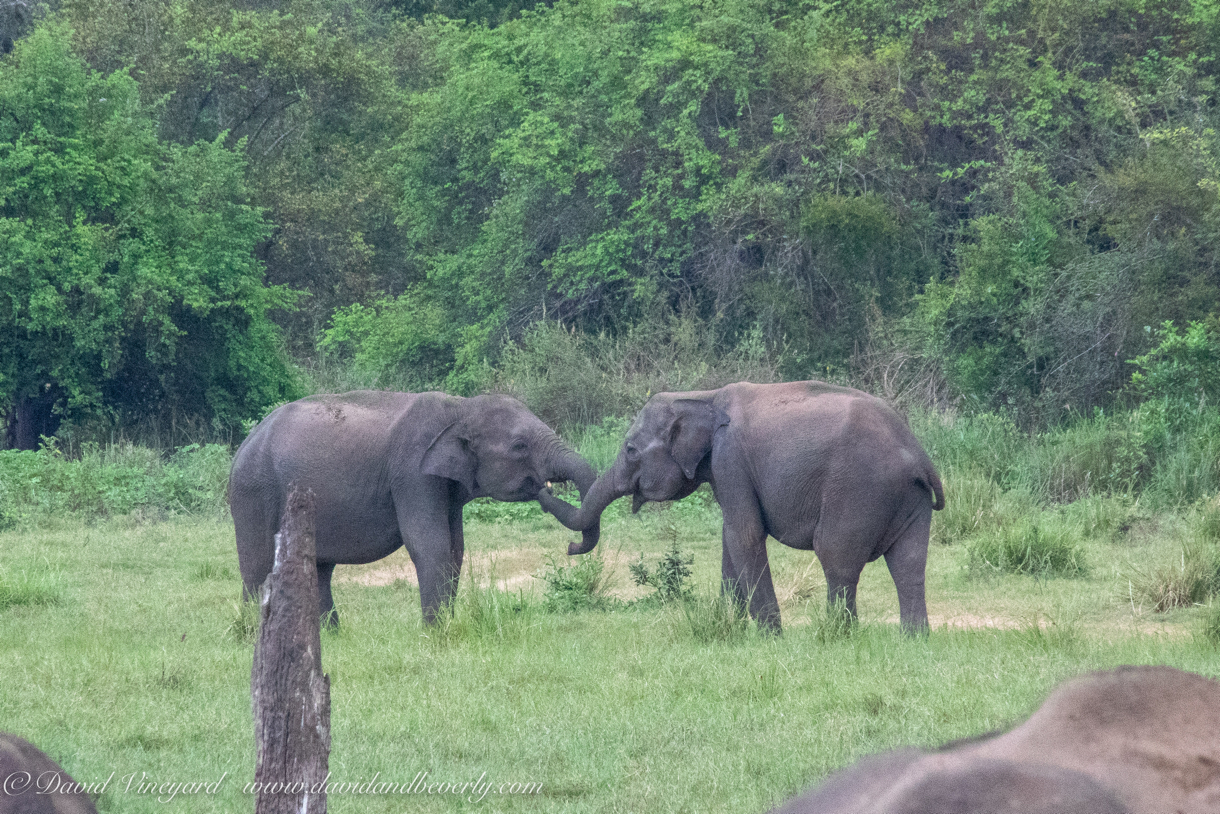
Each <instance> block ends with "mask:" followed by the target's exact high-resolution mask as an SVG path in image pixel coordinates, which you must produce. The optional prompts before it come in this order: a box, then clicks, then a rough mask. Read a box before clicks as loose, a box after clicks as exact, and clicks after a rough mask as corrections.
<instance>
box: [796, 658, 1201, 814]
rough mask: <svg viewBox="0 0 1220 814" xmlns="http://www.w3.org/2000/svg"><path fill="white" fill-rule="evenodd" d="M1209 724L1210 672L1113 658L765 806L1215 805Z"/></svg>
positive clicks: (835, 809)
mask: <svg viewBox="0 0 1220 814" xmlns="http://www.w3.org/2000/svg"><path fill="white" fill-rule="evenodd" d="M1217 732H1220V682H1218V681H1215V680H1213V679H1210V678H1205V677H1203V676H1200V675H1196V674H1194V673H1188V672H1184V671H1182V670H1177V669H1174V668H1172V667H1161V666H1141V667H1119V668H1117V669H1114V670H1104V671H1098V672H1094V673H1088V674H1086V675H1083V676H1080V677H1078V678H1074V679H1072V680H1070V681H1067V682H1065V683H1064V684H1062V685H1061V686H1060V687H1058V688H1057V689H1056V690H1055V691H1054V692H1052V693H1051V695H1050V696H1049V697H1048V698H1047V699H1046V701H1045V702H1044V703H1043V704H1042V706H1041V707H1039V708H1038V710H1037V711H1036V712H1034V714H1033V715H1031V716H1030V717H1029V718H1028V719H1027V720H1026V721H1025V722H1024V723H1022V724H1021V725H1019V726H1017V727H1015V728H1014V729H1012V730H1010V731H1008V732H1006V733H989V734H987V735H983V736H981V737H977V738H970V739H966V740H961V741H954V742H952V743H949V744H946V745H945V746H942V747H941V748H940V749H937V750H931V751H923V750H919V749H900V750H895V751H893V752H888V753H884V754H881V755H873V756H871V757H867V758H864V759H863V760H861V761H859V762H858V763H856V764H855V765H854V766H851V767H849V768H847V769H844V770H842V771H839V772H836V773H834V774H832V775H831V776H830V777H828V778H827V779H826V781H825V782H823V783H822V784H821V785H819V786H818V787H817V788H815V789H813V790H811V791H809V792H806V793H805V794H803V795H801V796H799V797H797V798H795V799H793V800H791V801H789V802H788V803H787V804H785V805H784V806H782V807H780V808H779V809H776V810H775V812H774V814H813V812H818V814H848V812H851V814H881V812H887V814H888V812H907V813H908V814H917V813H919V814H923V813H924V812H927V813H928V814H931V812H941V814H965V813H966V812H971V814H973V813H974V812H1008V811H1012V812H1017V811H1020V812H1048V813H1049V812H1056V811H1072V812H1077V811H1097V812H1111V811H1114V812H1123V813H1124V814H1163V812H1167V811H1172V812H1176V814H1204V812H1213V813H1214V812H1217V811H1220V738H1217V736H1216V733H1217ZM1039 777H1042V780H1040V781H1039V780H1038V778H1039Z"/></svg>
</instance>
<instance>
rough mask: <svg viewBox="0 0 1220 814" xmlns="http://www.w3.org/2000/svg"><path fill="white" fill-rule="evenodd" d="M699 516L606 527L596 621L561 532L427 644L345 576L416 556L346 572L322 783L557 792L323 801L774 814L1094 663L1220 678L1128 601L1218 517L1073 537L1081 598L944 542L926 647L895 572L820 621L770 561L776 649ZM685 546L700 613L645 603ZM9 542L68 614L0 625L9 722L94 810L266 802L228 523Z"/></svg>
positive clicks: (476, 540) (808, 593)
mask: <svg viewBox="0 0 1220 814" xmlns="http://www.w3.org/2000/svg"><path fill="white" fill-rule="evenodd" d="M682 506H683V504H677V505H675V506H674V507H672V508H667V507H664V506H661V507H652V506H650V507H648V508H646V509H645V511H643V512H641V513H640V515H638V516H632V515H630V514H629V513H627V512H620V511H617V510H615V511H614V512H612V514H611V515H610V516H608V518H607V522H606V524H605V527H604V531H603V543H602V545H603V546H604V549H603V551H602V556H603V558H604V569H605V573H604V574H603V575H602V576H601V577H600V578H602V579H605V580H606V581H607V587H606V591H607V592H608V594H610V595H613V596H616V597H618V599H619V601H615V602H608V603H606V604H605V605H603V606H602V607H603V609H593V610H581V609H578V608H577V609H568V610H566V611H565V612H562V613H557V612H551V611H549V610H548V608H547V605H546V603H545V601H544V599H543V597H544V596H545V591H546V584H545V581H544V580H542V579H539V578H537V577H534V576H532V575H533V574H536V573H538V572H539V571H540V570H541V567H542V565H543V564H544V563H545V562H546V557H547V556H548V555H552V556H554V557H556V558H561V557H562V554H561V553H560V552H562V551H563V549H564V547H565V546H566V544H567V542H568V541H569V539H570V538H571V537H572V534H571V533H570V532H566V531H563V530H561V529H559V528H558V527H557V526H556V525H554V524H553V522H546V521H545V520H543V521H541V522H537V521H535V520H533V519H528V518H527V519H522V520H515V521H497V522H495V523H486V522H480V521H473V522H468V524H467V535H466V536H467V540H468V551H469V556H468V558H467V562H468V565H467V567H466V569H465V570H464V572H463V586H462V591H461V593H460V594H459V599H458V601H457V602H456V603H455V607H454V612H453V615H452V617H450V618H448V619H446V620H445V621H444V622H443V623H442V624H441V625H440V626H438V627H436V628H433V629H431V630H424V629H423V628H422V627H421V625H420V610H419V595H418V592H417V591H416V590H415V589H414V587H413V586H412V585H411V583H410V581H409V579H408V578H393V579H390V578H389V577H387V580H388V581H385V582H384V584H370V585H365V584H361V583H360V582H358V581H355V580H356V579H357V578H370V577H375V576H377V575H380V574H385V573H387V569H393V568H397V567H399V566H400V565H402V562H401V555H395V557H394V558H390V560H387V561H383V562H381V563H375V564H372V565H370V566H362V567H352V568H348V569H344V568H341V569H340V574H339V578H340V581H339V582H338V583H337V585H336V588H335V595H336V600H337V602H338V604H339V608H340V611H341V613H342V628H341V629H340V630H339V632H337V633H326V634H324V635H323V644H322V648H323V664H324V667H325V669H326V671H327V672H328V673H329V674H330V676H331V681H332V751H331V760H330V766H331V770H332V779H333V780H335V781H338V782H364V781H368V780H371V779H372V778H374V776H377V777H378V778H379V781H384V782H397V783H407V784H409V783H411V782H412V780H413V779H414V778H415V777H416V775H417V774H418V773H420V772H427V773H428V778H429V781H431V782H457V783H464V782H473V781H477V780H478V779H479V778H480V777H481V776H483V775H484V773H486V776H485V778H484V781H483V782H484V783H487V782H492V783H493V784H495V785H498V784H500V783H505V782H517V783H541V784H542V785H541V791H540V792H539V793H537V794H530V795H518V796H512V795H494V794H489V795H488V797H487V798H484V799H483V800H482V801H481V802H470V801H467V800H466V799H465V798H463V797H461V796H459V795H453V794H448V795H432V796H429V795H427V794H412V795H401V794H400V795H364V796H357V795H350V794H349V795H332V797H331V799H330V808H331V810H332V811H336V812H339V813H340V814H342V812H395V814H401V812H402V811H404V810H409V811H424V812H427V811H438V812H440V811H454V810H458V811H461V810H468V809H469V810H473V809H476V808H478V809H480V810H487V811H508V812H512V811H529V812H537V811H572V812H598V811H605V812H609V811H643V810H661V811H674V812H679V811H735V812H740V811H764V810H766V809H767V808H768V807H769V806H771V805H772V804H774V803H776V802H778V801H780V800H782V799H785V798H786V797H787V796H789V795H791V794H792V793H794V792H796V791H798V790H799V789H801V788H803V787H804V786H806V785H807V784H809V783H811V782H813V781H815V780H816V779H817V778H819V777H821V776H822V775H824V774H825V773H826V772H828V771H830V770H832V769H834V768H835V767H838V766H841V765H843V764H845V763H847V762H849V761H851V760H853V759H855V758H856V757H858V756H860V755H863V754H866V753H869V752H874V751H878V750H881V749H886V748H890V747H893V746H897V745H900V744H922V745H932V744H936V743H940V742H943V741H946V740H949V739H952V738H958V737H965V736H968V735H973V734H977V733H980V732H984V731H987V730H990V729H994V728H997V727H1004V726H1008V725H1010V724H1011V723H1013V722H1014V721H1017V720H1019V719H1021V718H1022V717H1023V716H1025V715H1027V714H1028V713H1029V712H1030V711H1031V710H1032V709H1034V708H1035V707H1036V706H1037V705H1038V704H1039V702H1040V701H1041V699H1042V698H1043V697H1044V696H1045V695H1046V694H1047V692H1049V690H1050V689H1051V688H1052V687H1053V686H1054V685H1055V684H1057V683H1058V682H1059V681H1061V680H1063V679H1064V678H1066V677H1068V676H1071V675H1075V674H1077V673H1080V672H1082V671H1085V670H1089V669H1095V668H1102V667H1110V666H1114V665H1118V664H1133V663H1159V664H1172V665H1175V666H1178V667H1181V668H1184V669H1191V670H1195V671H1199V672H1203V673H1205V674H1210V675H1215V674H1216V673H1217V661H1216V652H1217V651H1216V645H1215V643H1214V638H1215V637H1214V634H1209V633H1208V632H1207V631H1208V630H1209V629H1211V628H1215V627H1216V625H1215V621H1214V619H1215V616H1216V614H1215V612H1214V602H1215V600H1212V601H1213V608H1211V609H1209V608H1207V607H1195V606H1190V607H1181V608H1176V609H1174V610H1171V611H1169V612H1167V613H1156V612H1154V611H1153V610H1152V609H1151V608H1150V607H1148V606H1147V605H1146V604H1145V605H1142V606H1141V605H1140V604H1139V603H1135V604H1134V605H1133V604H1132V603H1131V602H1130V601H1129V599H1128V597H1127V584H1128V580H1129V577H1130V574H1131V573H1132V569H1134V568H1136V567H1138V566H1139V564H1141V563H1146V562H1151V561H1165V562H1170V561H1172V559H1173V558H1174V557H1175V556H1177V553H1178V552H1180V550H1181V543H1180V537H1179V536H1177V535H1180V533H1181V532H1182V529H1186V530H1187V531H1190V533H1192V534H1193V533H1195V531H1193V530H1196V529H1200V528H1204V529H1205V528H1209V527H1208V526H1207V523H1209V522H1211V521H1210V519H1208V520H1201V519H1198V518H1194V519H1192V517H1193V516H1183V517H1181V518H1179V519H1178V520H1177V521H1174V522H1171V521H1170V520H1166V521H1165V522H1164V523H1163V524H1162V527H1161V530H1160V531H1156V532H1150V533H1148V534H1147V535H1144V536H1138V539H1136V538H1135V536H1133V535H1131V534H1130V533H1124V532H1120V531H1116V530H1115V528H1113V527H1112V524H1109V523H1108V522H1099V523H1094V525H1093V526H1092V527H1091V528H1093V529H1094V531H1093V532H1086V531H1079V532H1078V545H1079V546H1080V548H1081V550H1082V551H1083V552H1084V555H1085V556H1086V557H1087V559H1088V561H1089V562H1090V564H1091V567H1090V569H1089V571H1088V574H1087V575H1086V576H1078V577H1074V578H1060V577H1055V576H1053V575H1047V574H1039V575H1024V574H1017V573H1010V572H1002V571H997V572H993V573H990V574H986V575H984V576H982V577H980V576H978V575H972V574H971V571H970V567H969V554H968V546H969V540H967V542H966V544H964V545H934V546H933V547H932V548H931V551H930V562H929V571H928V586H929V587H928V605H929V609H930V613H931V616H932V631H931V633H930V635H929V636H928V637H927V638H908V637H903V636H901V635H900V634H899V633H898V625H897V610H898V609H897V601H896V598H895V595H894V588H893V584H892V582H890V580H889V577H888V574H887V572H886V571H885V568H884V565H882V564H879V563H875V564H873V565H870V566H869V567H868V568H867V569H866V570H865V574H864V577H863V579H862V582H861V586H860V591H859V597H858V605H859V614H860V623H859V624H858V625H856V626H855V627H853V628H850V629H844V628H842V626H841V625H838V624H837V620H836V619H835V617H834V615H833V614H828V613H827V612H826V611H825V609H824V601H825V593H824V591H825V585H824V583H823V582H822V578H821V572H820V569H819V568H818V567H817V565H816V561H815V560H814V559H813V557H812V555H810V554H809V553H807V552H799V551H794V550H791V549H787V548H785V547H784V546H781V545H778V544H775V543H773V542H772V543H771V545H770V551H771V562H772V567H773V570H774V572H775V581H776V584H777V590H778V593H779V595H780V597H781V602H782V607H783V614H784V625H785V632H784V635H783V636H781V637H778V638H777V637H771V636H765V635H760V634H758V633H757V632H756V630H755V628H754V626H753V624H752V623H749V622H745V621H744V620H742V619H741V617H740V615H739V613H738V612H737V611H736V609H735V608H734V607H733V606H732V604H731V603H724V602H721V601H720V600H718V599H715V598H714V597H715V596H716V590H715V586H716V584H717V581H718V578H719V573H720V550H719V549H720V544H719V516H718V512H717V511H716V510H715V507H714V505H713V506H711V507H708V506H707V505H706V503H703V504H700V503H699V502H698V501H696V502H694V503H692V504H689V505H687V506H685V507H683V508H681V509H679V507H682ZM692 507H693V508H692ZM1061 514H1064V513H1061ZM1077 514H1078V515H1079V517H1077V516H1076V515H1072V516H1070V517H1067V515H1066V514H1064V517H1067V519H1062V518H1061V522H1064V523H1068V522H1070V523H1072V524H1076V525H1074V526H1073V527H1074V528H1077V527H1078V528H1080V529H1085V528H1090V527H1089V526H1088V523H1087V522H1086V521H1087V517H1088V515H1089V513H1088V512H1086V511H1083V510H1079V511H1078V512H1077ZM1093 514H1095V515H1096V514H1101V515H1105V512H1104V511H1100V512H1099V511H1094V512H1093ZM1056 516H1058V515H1056ZM1198 533H1205V532H1198ZM675 541H676V542H677V544H678V545H679V546H680V547H681V549H682V551H684V552H689V554H691V555H693V558H694V559H693V566H692V568H693V572H694V573H693V576H692V581H693V583H694V585H695V586H696V595H695V598H694V599H693V600H692V601H690V602H672V603H657V602H652V601H646V602H632V601H631V600H632V599H633V598H634V597H638V596H641V594H640V593H638V590H639V589H636V588H633V587H632V586H631V584H630V579H629V578H628V576H627V565H628V563H629V562H630V561H632V560H633V559H634V558H635V557H636V555H637V554H638V552H641V551H642V552H644V554H645V557H646V558H647V559H648V560H649V561H652V562H655V561H656V560H657V559H658V558H659V557H661V556H662V555H663V554H664V553H665V552H666V551H667V550H668V549H669V548H670V547H671V546H672V545H673V544H674V542H675ZM0 550H2V551H4V552H5V564H4V571H3V574H4V575H5V579H6V580H9V581H6V582H4V583H0V584H5V585H8V584H10V582H11V580H12V579H13V575H15V574H27V575H31V576H28V577H26V579H29V580H33V581H34V582H37V580H38V579H42V580H44V582H42V583H38V584H42V585H43V588H42V589H38V590H34V592H33V594H32V595H39V596H53V597H54V601H50V602H46V601H23V602H18V603H9V604H8V605H6V606H2V607H0V660H2V662H3V663H4V664H5V670H4V671H2V672H0V721H2V722H3V728H4V729H5V730H8V731H13V732H16V733H17V734H20V735H22V736H24V737H27V738H29V739H31V740H33V741H34V742H35V743H37V744H39V745H40V746H41V747H42V748H43V749H45V750H46V751H48V752H49V753H50V754H51V755H52V756H53V757H55V758H56V759H58V760H60V761H61V762H62V763H63V764H64V765H65V767H66V768H67V769H68V770H69V771H70V772H71V773H72V774H73V775H74V776H75V777H76V778H77V779H78V780H80V781H82V782H100V781H102V780H105V779H106V777H108V776H109V775H110V774H111V773H112V772H113V773H115V778H114V780H112V781H111V784H110V786H109V787H108V789H107V791H106V793H105V794H103V795H102V797H101V799H100V801H99V807H100V809H101V810H102V811H109V812H115V811H122V812H137V813H138V812H154V811H166V810H172V811H184V812H185V811H201V812H202V811H216V810H226V811H237V810H248V809H249V808H250V806H251V805H252V800H251V799H250V798H249V797H247V796H245V795H243V794H242V786H243V785H244V784H245V783H247V782H249V781H250V780H252V777H253V767H254V744H253V732H252V724H251V714H250V701H249V680H250V659H251V642H250V640H249V639H248V638H247V637H243V636H242V635H240V632H241V627H242V625H243V624H244V625H246V626H247V627H248V625H249V621H250V620H249V616H248V611H246V612H244V613H246V614H247V616H246V618H245V620H244V622H243V618H242V616H243V612H242V611H241V610H240V609H239V606H238V605H237V604H236V599H237V597H238V596H239V593H240V585H239V581H238V578H237V576H236V562H235V560H236V557H235V554H234V551H233V534H232V527H231V525H230V524H229V523H227V522H224V521H217V520H211V519H189V518H178V519H170V520H168V521H166V522H158V523H148V522H136V521H134V520H132V519H130V518H118V519H112V520H105V521H100V522H98V523H96V524H95V525H92V526H85V525H83V524H80V525H71V524H64V525H63V526H62V527H61V528H55V529H43V530H27V531H20V532H19V531H15V530H14V531H8V532H3V533H0ZM557 562H559V565H560V567H565V568H566V567H572V566H574V565H575V564H574V563H564V562H563V561H562V560H557ZM390 576H393V574H391V575H390ZM372 581H373V582H374V583H376V582H377V581H376V580H372ZM39 590H41V591H42V593H39ZM633 591H636V593H633ZM1209 620H1210V621H1209ZM1208 625H1210V626H1211V628H1209V627H1208ZM1195 633H1199V634H1201V635H1193V634H1195ZM226 773H227V774H226ZM132 775H134V778H132V783H133V785H132V786H131V787H130V788H128V787H126V785H125V784H126V783H127V780H128V778H129V777H130V776H132ZM222 776H224V778H225V779H224V781H223V782H222V783H220V785H219V790H218V792H217V794H216V796H215V797H214V798H213V797H207V796H205V795H193V796H192V795H180V796H178V797H176V798H175V799H174V800H173V801H171V802H169V803H164V804H163V803H160V802H158V801H157V797H156V795H152V794H141V793H137V792H136V791H134V790H133V789H135V788H136V786H137V785H138V783H139V782H140V779H141V778H146V782H147V781H148V780H156V781H157V782H158V783H160V782H173V781H178V782H201V781H202V782H209V783H214V782H215V781H217V780H219V779H220V778H221V777H222Z"/></svg>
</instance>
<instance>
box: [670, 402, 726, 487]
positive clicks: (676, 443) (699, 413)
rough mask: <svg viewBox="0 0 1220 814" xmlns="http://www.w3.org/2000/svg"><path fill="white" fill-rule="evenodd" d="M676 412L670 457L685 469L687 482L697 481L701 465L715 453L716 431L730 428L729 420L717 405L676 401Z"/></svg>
mask: <svg viewBox="0 0 1220 814" xmlns="http://www.w3.org/2000/svg"><path fill="white" fill-rule="evenodd" d="M673 409H674V414H675V415H674V423H673V427H672V429H671V435H670V437H669V454H670V455H672V456H673V458H674V460H675V461H677V462H678V466H680V467H682V474H683V475H685V476H686V479H687V480H694V479H695V470H696V469H698V468H699V462H700V461H702V460H703V458H704V456H706V455H707V454H708V453H709V452H711V451H712V439H713V438H715V437H716V430H718V429H719V428H721V427H723V426H725V425H727V424H728V423H729V417H728V415H727V414H726V413H725V412H724V410H721V409H720V408H719V407H717V406H716V405H715V404H712V403H711V402H710V401H701V400H699V399H677V400H676V401H674V403H673Z"/></svg>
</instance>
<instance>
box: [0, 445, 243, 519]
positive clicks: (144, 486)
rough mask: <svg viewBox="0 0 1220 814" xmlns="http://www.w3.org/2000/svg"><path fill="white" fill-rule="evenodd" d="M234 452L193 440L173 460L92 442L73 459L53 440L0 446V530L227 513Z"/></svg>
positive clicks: (147, 451)
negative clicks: (37, 445)
mask: <svg viewBox="0 0 1220 814" xmlns="http://www.w3.org/2000/svg"><path fill="white" fill-rule="evenodd" d="M229 461H230V458H229V450H228V449H227V448H226V447H224V446H221V445H218V444H209V445H206V446H202V447H201V446H196V445H193V444H192V445H189V446H186V447H183V448H182V449H180V450H178V451H177V452H175V453H174V454H173V455H171V456H169V457H168V458H165V457H163V456H162V455H161V454H160V453H159V452H157V451H156V450H152V449H148V448H143V447H135V446H132V445H130V444H126V443H124V444H117V445H114V446H108V447H100V446H98V445H96V444H88V445H86V446H85V447H84V449H82V450H81V454H80V457H79V458H77V459H70V458H68V457H66V456H65V455H64V454H62V452H60V450H58V449H57V448H56V447H55V446H54V445H53V444H52V445H50V446H44V447H43V448H42V449H40V450H37V451H18V450H3V451H0V528H8V527H13V526H18V527H30V526H38V525H45V524H47V523H48V522H50V521H52V520H54V519H64V518H78V519H82V520H87V521H93V520H96V519H99V518H103V517H108V516H113V515H124V514H131V513H133V512H139V513H143V514H145V515H151V516H153V517H156V516H162V515H169V514H180V513H190V514H203V515H218V514H220V513H222V512H224V511H225V510H226V501H225V493H226V490H227V488H228V483H229Z"/></svg>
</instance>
